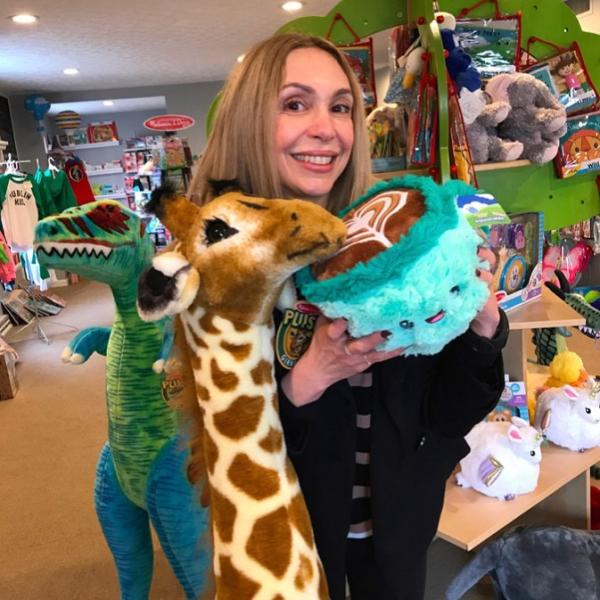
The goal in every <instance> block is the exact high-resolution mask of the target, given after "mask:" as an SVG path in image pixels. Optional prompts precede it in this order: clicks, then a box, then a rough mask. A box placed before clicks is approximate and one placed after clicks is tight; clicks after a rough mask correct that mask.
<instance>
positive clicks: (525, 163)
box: [475, 160, 533, 173]
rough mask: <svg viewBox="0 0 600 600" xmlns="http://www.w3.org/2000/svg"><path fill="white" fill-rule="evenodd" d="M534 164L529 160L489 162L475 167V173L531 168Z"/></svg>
mask: <svg viewBox="0 0 600 600" xmlns="http://www.w3.org/2000/svg"><path fill="white" fill-rule="evenodd" d="M532 164H533V163H532V162H531V161H529V160H507V161H506V162H489V163H481V164H479V165H475V171H477V173H481V172H482V171H498V170H500V169H516V168H518V167H529V166H531V165H532Z"/></svg>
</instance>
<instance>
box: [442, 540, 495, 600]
mask: <svg viewBox="0 0 600 600" xmlns="http://www.w3.org/2000/svg"><path fill="white" fill-rule="evenodd" d="M501 552H502V540H501V539H500V540H496V541H494V542H491V543H490V544H488V545H487V546H485V547H484V548H483V549H482V550H480V551H479V552H478V553H477V555H476V556H475V558H474V559H473V560H472V561H471V562H469V563H468V564H467V565H465V566H464V567H463V568H462V569H461V571H460V572H459V573H458V575H457V576H456V577H455V578H454V579H453V580H452V582H451V583H450V585H449V586H448V589H447V590H446V600H458V599H459V598H462V597H463V595H464V594H466V593H467V592H468V591H469V590H470V589H471V588H472V587H473V586H474V585H475V584H476V583H477V582H478V581H479V580H480V579H481V578H482V577H483V576H484V575H487V574H488V573H489V572H490V571H493V570H494V569H495V568H496V566H497V565H498V563H499V561H500V555H501Z"/></svg>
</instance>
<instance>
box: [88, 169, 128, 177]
mask: <svg viewBox="0 0 600 600" xmlns="http://www.w3.org/2000/svg"><path fill="white" fill-rule="evenodd" d="M124 173H125V171H123V169H102V170H100V169H98V170H97V171H90V170H88V172H87V176H88V177H102V175H119V174H124Z"/></svg>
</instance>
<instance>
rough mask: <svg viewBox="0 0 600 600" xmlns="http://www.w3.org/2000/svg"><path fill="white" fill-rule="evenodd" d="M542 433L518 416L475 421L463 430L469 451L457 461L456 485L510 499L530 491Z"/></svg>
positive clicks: (535, 477) (537, 471) (534, 482)
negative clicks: (505, 419) (476, 422)
mask: <svg viewBox="0 0 600 600" xmlns="http://www.w3.org/2000/svg"><path fill="white" fill-rule="evenodd" d="M543 439H544V436H543V435H542V434H541V433H540V432H539V431H538V430H537V429H534V428H533V427H531V426H530V425H529V423H527V421H524V420H523V419H520V418H519V417H513V418H512V420H511V422H510V423H508V422H506V421H504V422H502V421H493V422H492V421H487V422H483V423H478V424H477V425H475V427H473V429H471V431H470V432H469V433H468V434H467V436H466V440H467V443H468V444H469V447H470V448H471V452H469V454H467V456H465V458H463V459H462V460H461V461H460V468H461V471H460V472H459V473H458V474H457V475H456V481H457V483H458V485H460V486H462V487H464V488H470V487H472V488H473V489H475V490H477V491H478V492H481V493H482V494H485V495H486V496H492V497H494V498H503V499H504V500H512V499H513V498H514V497H515V496H516V495H518V494H527V493H528V492H532V491H533V490H534V489H535V487H536V486H537V482H538V477H539V474H540V461H541V460H542V451H541V449H540V445H541V443H542V441H543Z"/></svg>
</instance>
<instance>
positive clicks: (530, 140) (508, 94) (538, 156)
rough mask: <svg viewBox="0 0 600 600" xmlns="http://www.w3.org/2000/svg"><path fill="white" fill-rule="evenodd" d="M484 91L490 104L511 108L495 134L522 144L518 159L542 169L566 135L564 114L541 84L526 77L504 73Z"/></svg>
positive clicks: (488, 84) (526, 75) (489, 82)
mask: <svg viewBox="0 0 600 600" xmlns="http://www.w3.org/2000/svg"><path fill="white" fill-rule="evenodd" d="M485 91H486V92H487V93H488V94H489V95H490V97H491V98H492V100H494V101H496V102H499V101H504V102H508V103H509V104H510V106H511V110H510V112H509V113H508V116H507V117H506V119H504V121H502V123H500V124H499V125H498V134H499V135H500V137H503V138H505V139H509V140H513V141H519V142H521V143H522V144H523V154H522V155H521V158H526V159H529V160H530V161H531V162H533V163H536V164H538V165H542V164H544V163H547V162H549V161H551V160H552V159H553V158H554V157H555V156H556V153H557V152H558V142H559V140H560V138H561V137H562V136H563V135H565V133H566V132H567V128H566V120H567V113H566V111H565V108H564V107H563V106H562V105H561V103H560V102H559V101H558V99H557V98H555V97H554V96H553V95H552V93H551V92H550V90H549V89H548V88H547V87H546V85H545V84H544V83H543V82H541V81H540V80H539V79H536V78H535V77H534V76H533V75H529V74H528V73H503V74H502V75H496V76H495V77H492V78H491V79H490V80H489V81H488V83H487V85H486V88H485Z"/></svg>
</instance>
